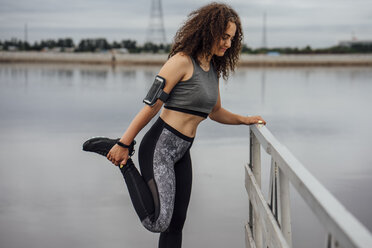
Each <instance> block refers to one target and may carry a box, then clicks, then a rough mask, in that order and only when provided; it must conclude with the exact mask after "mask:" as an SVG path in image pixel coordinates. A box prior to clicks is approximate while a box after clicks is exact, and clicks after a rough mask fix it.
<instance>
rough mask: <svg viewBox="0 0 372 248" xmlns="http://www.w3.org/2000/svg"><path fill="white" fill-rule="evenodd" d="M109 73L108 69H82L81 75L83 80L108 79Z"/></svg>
mask: <svg viewBox="0 0 372 248" xmlns="http://www.w3.org/2000/svg"><path fill="white" fill-rule="evenodd" d="M107 75H108V71H107V70H81V71H80V76H81V78H82V79H83V80H90V79H95V80H97V79H106V78H107Z"/></svg>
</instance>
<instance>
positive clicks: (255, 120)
mask: <svg viewBox="0 0 372 248" xmlns="http://www.w3.org/2000/svg"><path fill="white" fill-rule="evenodd" d="M244 124H246V125H252V124H263V125H266V121H265V120H264V119H263V118H262V117H261V116H259V115H255V116H246V117H245V120H244Z"/></svg>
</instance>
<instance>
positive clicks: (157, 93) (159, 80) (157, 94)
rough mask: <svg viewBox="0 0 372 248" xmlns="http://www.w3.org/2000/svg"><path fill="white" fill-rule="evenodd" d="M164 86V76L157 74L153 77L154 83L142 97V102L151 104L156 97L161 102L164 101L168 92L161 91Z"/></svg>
mask: <svg viewBox="0 0 372 248" xmlns="http://www.w3.org/2000/svg"><path fill="white" fill-rule="evenodd" d="M164 87H165V78H163V77H161V76H159V75H157V76H156V77H155V80H154V83H153V84H152V86H151V88H150V90H149V92H148V93H147V95H146V97H145V98H144V99H143V102H144V103H146V104H147V105H150V106H153V105H154V104H155V103H156V101H157V100H158V99H160V100H161V101H162V102H166V101H167V99H168V97H169V94H167V93H165V92H164V91H163V89H164Z"/></svg>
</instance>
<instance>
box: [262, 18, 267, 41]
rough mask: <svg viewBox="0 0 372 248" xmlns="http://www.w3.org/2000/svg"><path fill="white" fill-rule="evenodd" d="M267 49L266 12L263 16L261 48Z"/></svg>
mask: <svg viewBox="0 0 372 248" xmlns="http://www.w3.org/2000/svg"><path fill="white" fill-rule="evenodd" d="M266 47H267V40H266V12H264V14H263V24H262V48H266Z"/></svg>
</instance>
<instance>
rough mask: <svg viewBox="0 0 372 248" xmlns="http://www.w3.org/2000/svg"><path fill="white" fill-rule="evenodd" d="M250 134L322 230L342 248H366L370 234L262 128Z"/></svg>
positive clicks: (369, 243) (369, 245)
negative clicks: (308, 209) (277, 167)
mask: <svg viewBox="0 0 372 248" xmlns="http://www.w3.org/2000/svg"><path fill="white" fill-rule="evenodd" d="M251 130H252V132H253V133H254V135H255V136H256V137H257V139H258V140H259V142H260V144H261V145H262V146H263V148H264V149H265V150H266V151H267V152H268V153H269V154H271V155H272V157H273V158H274V160H275V161H276V162H277V164H278V166H279V167H280V169H282V171H283V173H284V174H285V175H286V176H287V177H288V179H289V181H290V182H291V183H292V185H293V186H294V187H295V189H296V190H297V191H298V193H299V194H300V195H301V197H302V198H303V199H304V200H305V202H306V203H307V204H308V205H309V207H310V208H311V210H312V211H313V212H314V213H315V215H316V216H317V217H318V219H319V221H320V222H321V223H322V224H323V226H324V227H325V228H326V229H327V230H328V231H329V232H330V233H332V235H334V237H335V239H336V240H338V241H339V243H341V245H342V246H345V247H363V248H364V247H365V248H370V247H371V244H372V235H371V233H370V232H369V231H368V230H367V229H366V228H365V227H364V226H363V225H362V224H361V223H360V222H359V221H358V220H357V219H356V218H355V217H354V216H353V215H351V214H350V212H348V211H347V210H346V209H345V207H344V206H343V205H342V204H341V203H340V202H339V201H338V200H337V199H336V198H335V197H334V196H333V195H332V194H331V193H330V192H329V191H328V190H327V189H326V188H325V187H324V186H323V185H322V184H321V183H320V182H319V181H318V180H317V179H316V178H315V177H314V176H313V175H312V174H311V173H310V172H309V171H308V170H307V169H306V168H305V167H304V166H303V165H302V163H301V162H299V161H298V160H297V159H296V158H295V157H294V156H293V155H292V154H291V152H289V151H288V149H287V148H285V147H284V146H283V145H281V144H280V143H279V142H278V141H277V140H276V138H275V137H274V136H273V135H272V134H271V132H270V131H269V130H268V129H267V128H266V127H265V126H262V125H252V126H251Z"/></svg>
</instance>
